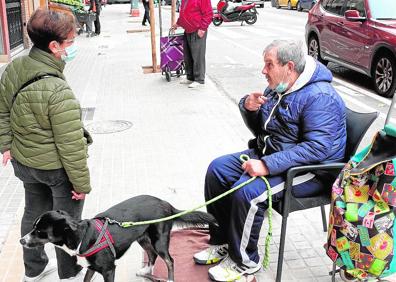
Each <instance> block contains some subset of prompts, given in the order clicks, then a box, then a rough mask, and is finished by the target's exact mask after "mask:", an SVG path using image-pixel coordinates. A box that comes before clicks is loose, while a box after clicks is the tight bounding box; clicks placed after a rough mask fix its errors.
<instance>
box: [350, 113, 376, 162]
mask: <svg viewBox="0 0 396 282" xmlns="http://www.w3.org/2000/svg"><path fill="white" fill-rule="evenodd" d="M377 117H378V112H372V113H358V112H355V111H353V110H351V109H349V108H346V127H347V128H346V131H347V144H346V150H345V160H344V161H345V162H347V161H349V159H350V158H351V157H352V156H353V155H354V154H355V153H356V150H357V148H358V147H359V144H360V141H362V139H363V136H364V134H365V133H366V132H367V130H368V129H369V127H370V125H371V124H372V123H373V122H374V120H375V119H376V118H377Z"/></svg>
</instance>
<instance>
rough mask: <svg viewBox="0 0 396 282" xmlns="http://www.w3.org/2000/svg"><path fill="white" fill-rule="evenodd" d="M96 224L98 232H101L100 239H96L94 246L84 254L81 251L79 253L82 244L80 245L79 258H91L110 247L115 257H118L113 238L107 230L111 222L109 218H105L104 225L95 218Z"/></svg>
mask: <svg viewBox="0 0 396 282" xmlns="http://www.w3.org/2000/svg"><path fill="white" fill-rule="evenodd" d="M94 222H95V227H96V230H98V232H99V236H98V239H96V241H95V243H94V244H93V246H91V247H90V248H89V249H88V250H86V251H85V252H83V253H82V254H80V251H79V249H80V247H81V243H80V244H79V246H78V247H77V256H79V257H89V256H92V255H94V254H96V253H97V252H99V251H101V250H103V249H105V248H107V247H109V248H110V251H111V253H112V254H113V256H114V257H116V252H115V249H114V245H113V244H114V240H113V237H112V236H111V234H110V232H109V230H108V229H107V226H108V224H109V221H108V220H107V218H105V220H104V224H103V223H102V221H101V220H100V219H97V218H95V219H94Z"/></svg>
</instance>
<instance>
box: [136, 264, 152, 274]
mask: <svg viewBox="0 0 396 282" xmlns="http://www.w3.org/2000/svg"><path fill="white" fill-rule="evenodd" d="M147 274H153V266H149V265H146V266H145V267H143V268H142V269H139V270H138V271H137V272H136V275H138V276H142V275H147Z"/></svg>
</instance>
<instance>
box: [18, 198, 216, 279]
mask: <svg viewBox="0 0 396 282" xmlns="http://www.w3.org/2000/svg"><path fill="white" fill-rule="evenodd" d="M179 212H180V211H179V210H177V209H175V208H174V207H173V206H172V205H171V204H169V203H168V202H165V201H162V200H160V199H158V198H155V197H152V196H148V195H142V196H137V197H134V198H131V199H129V200H126V201H124V202H122V203H119V204H117V205H115V206H113V207H111V208H110V209H108V210H107V211H105V212H103V213H100V214H98V215H97V216H96V217H95V218H94V219H86V220H80V221H78V220H75V219H73V218H71V217H70V216H69V215H68V214H67V213H66V212H63V211H49V212H46V213H44V214H42V215H41V216H39V217H38V218H37V219H36V221H35V223H34V226H33V230H32V231H30V232H29V233H28V234H27V235H26V236H24V237H23V238H21V240H20V242H21V244H22V245H23V246H24V247H27V248H34V247H37V246H43V245H44V244H45V243H53V244H54V245H55V246H57V247H59V248H62V249H63V250H65V251H66V252H68V253H69V254H70V255H76V256H77V262H78V263H79V264H80V265H82V266H83V267H88V271H87V274H86V276H85V278H84V281H85V282H87V281H90V280H91V278H92V276H93V275H94V272H95V271H96V272H99V273H100V274H102V276H103V278H104V281H105V282H110V281H114V276H115V268H116V267H115V264H114V262H115V260H116V259H119V258H120V257H121V256H122V255H124V253H125V252H126V251H127V250H128V248H129V247H130V246H131V244H132V243H133V242H134V241H135V240H137V241H138V243H139V244H140V245H141V246H142V248H143V249H144V250H145V251H146V252H147V255H148V258H149V263H148V265H147V266H146V267H145V268H143V269H142V270H141V271H139V273H138V275H150V274H151V272H152V268H153V265H154V262H155V260H156V258H157V256H158V255H159V256H160V257H161V258H162V259H164V261H165V263H166V266H167V267H168V281H174V269H173V259H172V257H171V256H170V255H169V249H168V247H169V239H170V231H171V229H172V224H173V222H176V223H181V224H185V225H193V226H203V225H205V224H216V220H215V219H214V217H213V216H212V215H210V214H208V213H204V212H199V211H195V212H192V213H189V214H186V215H183V216H181V217H178V218H176V219H174V220H169V221H164V222H160V223H156V224H150V225H140V226H132V227H127V228H125V227H121V226H120V225H119V224H118V223H117V222H129V221H132V222H138V221H145V220H151V219H159V218H164V217H167V216H171V215H174V214H176V213H179ZM108 219H110V221H109V220H108ZM114 221H116V222H114ZM98 238H99V239H98Z"/></svg>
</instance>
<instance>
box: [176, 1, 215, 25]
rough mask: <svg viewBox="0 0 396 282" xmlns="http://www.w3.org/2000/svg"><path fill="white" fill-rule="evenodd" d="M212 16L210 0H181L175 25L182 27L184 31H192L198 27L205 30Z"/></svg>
mask: <svg viewBox="0 0 396 282" xmlns="http://www.w3.org/2000/svg"><path fill="white" fill-rule="evenodd" d="M212 18H213V10H212V3H211V2H210V0H182V2H181V6H180V14H179V19H178V20H177V25H179V26H181V27H182V28H184V30H185V32H186V33H193V32H196V31H197V30H198V29H202V30H207V29H208V26H209V25H210V23H211V22H212Z"/></svg>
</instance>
